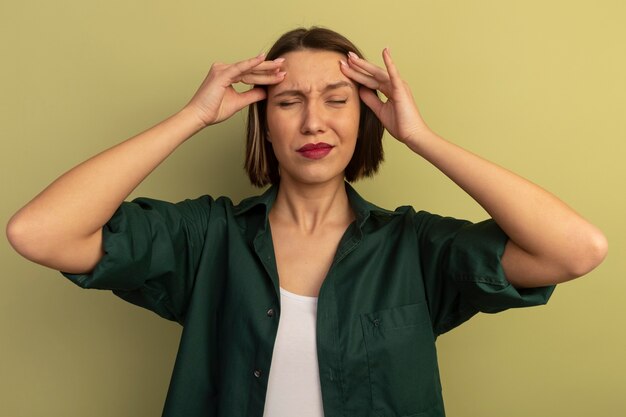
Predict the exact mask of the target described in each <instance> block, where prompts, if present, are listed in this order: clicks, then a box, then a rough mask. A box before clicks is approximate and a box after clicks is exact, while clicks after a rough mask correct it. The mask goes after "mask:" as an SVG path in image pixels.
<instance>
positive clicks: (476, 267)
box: [415, 212, 555, 334]
mask: <svg viewBox="0 0 626 417" xmlns="http://www.w3.org/2000/svg"><path fill="white" fill-rule="evenodd" d="M415 224H416V227H417V232H418V237H419V238H418V240H419V242H420V252H421V253H422V265H423V268H422V272H423V277H424V283H425V288H426V293H427V298H428V300H429V306H430V308H431V317H432V319H433V328H434V329H435V332H436V333H437V334H441V333H445V332H447V331H448V330H450V329H452V328H454V327H456V326H458V325H459V324H461V323H463V322H464V321H466V320H468V319H469V318H470V317H472V316H473V315H475V314H476V313H478V312H484V313H497V312H500V311H503V310H506V309H509V308H518V307H530V306H536V305H542V304H545V303H547V301H548V299H549V298H550V296H551V295H552V292H553V291H554V288H555V287H554V286H548V287H538V288H516V287H514V286H513V285H511V284H510V283H509V282H508V281H507V279H506V276H505V274H504V270H503V268H502V264H501V258H502V255H503V253H504V248H505V245H506V242H507V241H508V237H507V235H506V234H505V233H504V232H503V231H502V229H501V228H500V227H499V226H498V225H497V224H496V223H495V221H493V220H491V219H490V220H485V221H483V222H480V223H471V222H468V221H465V220H459V219H454V218H450V217H440V216H437V215H432V214H430V213H426V212H419V213H417V215H416V223H415Z"/></svg>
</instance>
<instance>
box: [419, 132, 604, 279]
mask: <svg viewBox="0 0 626 417" xmlns="http://www.w3.org/2000/svg"><path fill="white" fill-rule="evenodd" d="M407 146H409V148H411V149H412V150H413V151H414V152H416V153H417V154H419V155H420V156H422V157H423V158H424V159H426V160H427V161H429V162H430V163H432V164H433V165H434V166H436V167H437V168H438V169H439V170H441V171H442V172H443V173H444V174H445V175H446V176H448V177H449V178H450V179H451V180H452V181H454V182H455V183H456V184H458V185H459V186H460V187H461V188H462V189H463V190H465V191H466V192H467V193H468V194H469V195H470V196H471V197H472V198H474V200H476V201H477V202H478V203H479V204H480V205H481V206H482V207H483V208H484V209H485V210H486V211H487V212H488V213H489V215H490V216H491V217H492V218H493V219H494V220H495V221H496V223H497V224H498V225H499V226H500V227H501V228H502V229H503V231H504V232H505V233H506V234H507V235H508V236H509V238H510V240H511V242H510V244H509V245H507V250H506V251H505V255H504V258H503V266H504V267H505V272H507V278H509V280H510V281H512V282H513V283H515V284H518V285H519V286H535V285H547V284H550V283H558V282H562V281H565V280H567V279H571V278H574V277H577V276H581V275H584V274H585V273H587V272H588V271H590V270H591V269H593V268H594V267H595V266H596V265H597V264H598V263H599V262H600V261H601V260H602V259H603V258H604V256H605V253H606V240H605V238H604V235H603V234H602V232H600V231H599V230H598V229H597V228H596V227H595V226H594V225H592V224H590V223H589V222H587V221H586V220H585V219H583V218H582V217H581V216H579V215H578V214H577V213H576V212H574V211H573V210H572V209H571V208H569V207H568V206H567V205H566V204H565V203H563V202H562V201H561V200H559V199H558V198H556V197H555V196H554V195H552V194H550V193H549V192H547V191H545V190H544V189H542V188H541V187H539V186H537V185H535V184H533V183H532V182H530V181H528V180H526V179H524V178H522V177H520V176H518V175H516V174H514V173H512V172H510V171H508V170H506V169H504V168H502V167H500V166H498V165H496V164H493V163H491V162H489V161H487V160H485V159H483V158H481V157H479V156H477V155H474V154H472V153H471V152H468V151H466V150H464V149H462V148H460V147H458V146H456V145H454V144H452V143H450V142H448V141H446V140H445V139H443V138H441V137H439V136H437V135H436V134H434V133H432V132H430V133H428V134H427V135H422V136H421V137H420V138H419V141H407Z"/></svg>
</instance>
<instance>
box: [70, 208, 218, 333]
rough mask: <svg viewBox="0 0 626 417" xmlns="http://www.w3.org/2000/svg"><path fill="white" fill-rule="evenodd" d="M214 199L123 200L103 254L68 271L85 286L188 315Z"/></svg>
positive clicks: (165, 313) (172, 314) (179, 316)
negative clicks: (79, 270)
mask: <svg viewBox="0 0 626 417" xmlns="http://www.w3.org/2000/svg"><path fill="white" fill-rule="evenodd" d="M212 202H213V200H212V199H211V198H210V197H209V196H202V197H200V198H197V199H194V200H185V201H182V202H179V203H170V202H166V201H161V200H154V199H148V198H138V199H135V200H133V201H132V202H124V203H122V205H121V206H120V207H119V208H118V209H117V210H116V212H115V213H114V215H113V216H112V217H111V219H110V220H109V221H108V222H107V223H106V224H105V225H104V227H103V230H102V234H103V235H102V239H103V249H104V253H105V254H104V256H103V257H102V259H101V260H100V261H99V263H98V264H97V265H96V266H95V268H94V270H93V271H92V272H91V273H89V274H70V273H65V272H62V274H63V275H64V276H66V277H67V278H69V279H70V280H71V281H72V282H74V283H75V284H77V285H78V286H80V287H82V288H94V289H107V290H112V291H113V293H115V294H116V295H117V296H119V297H121V298H123V299H124V300H126V301H128V302H131V303H133V304H136V305H138V306H141V307H144V308H147V309H149V310H152V311H154V312H155V313H157V314H158V315H160V316H161V317H164V318H166V319H169V320H175V321H178V322H179V323H182V322H183V321H184V317H185V313H186V306H187V304H188V299H189V296H190V294H191V290H192V288H193V285H194V281H195V276H196V271H197V268H198V263H199V261H200V256H201V252H202V248H203V245H204V242H205V233H206V229H207V224H208V221H209V216H210V210H211V205H212Z"/></svg>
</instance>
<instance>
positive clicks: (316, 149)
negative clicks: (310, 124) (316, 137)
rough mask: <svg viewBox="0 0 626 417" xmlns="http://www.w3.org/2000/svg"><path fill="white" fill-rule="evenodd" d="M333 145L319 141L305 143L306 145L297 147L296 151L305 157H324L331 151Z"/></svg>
mask: <svg viewBox="0 0 626 417" xmlns="http://www.w3.org/2000/svg"><path fill="white" fill-rule="evenodd" d="M332 149H333V146H332V145H329V144H328V143H324V142H319V143H307V144H306V145H304V146H302V147H301V148H299V149H298V150H297V151H296V152H298V153H299V154H300V155H302V156H304V157H305V158H309V159H320V158H323V157H325V156H326V155H328V154H329V153H330V151H332Z"/></svg>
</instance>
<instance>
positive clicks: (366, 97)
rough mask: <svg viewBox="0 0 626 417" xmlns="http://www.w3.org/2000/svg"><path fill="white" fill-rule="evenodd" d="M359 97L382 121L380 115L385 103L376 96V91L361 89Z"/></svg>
mask: <svg viewBox="0 0 626 417" xmlns="http://www.w3.org/2000/svg"><path fill="white" fill-rule="evenodd" d="M359 96H360V97H361V100H363V102H364V103H365V105H366V106H367V107H369V108H370V109H372V111H373V112H374V114H375V115H376V117H378V118H379V119H380V116H379V115H380V112H381V110H382V107H383V105H384V104H385V103H383V102H382V100H381V99H380V98H379V97H378V96H377V95H376V93H374V91H372V90H370V89H369V88H365V87H361V88H359Z"/></svg>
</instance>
